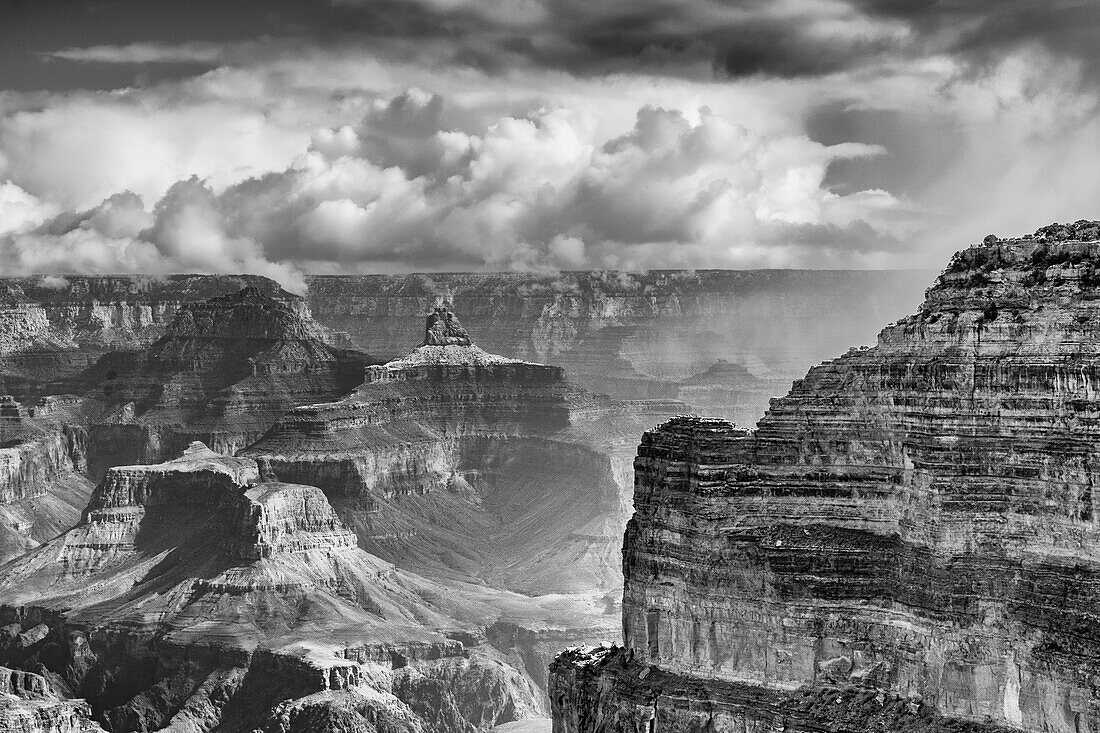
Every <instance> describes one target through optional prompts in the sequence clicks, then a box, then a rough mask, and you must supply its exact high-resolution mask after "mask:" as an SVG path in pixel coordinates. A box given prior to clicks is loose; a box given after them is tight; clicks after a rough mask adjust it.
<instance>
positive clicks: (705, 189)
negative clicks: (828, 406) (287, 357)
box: [0, 90, 896, 288]
mask: <svg viewBox="0 0 1100 733" xmlns="http://www.w3.org/2000/svg"><path fill="white" fill-rule="evenodd" d="M468 122H469V118H468V116H467V115H466V114H465V112H464V111H463V110H461V109H455V108H452V107H450V106H449V105H448V104H447V103H446V101H445V100H444V99H443V98H442V97H440V96H439V95H431V94H425V93H423V92H420V91H417V90H409V91H406V92H404V93H402V94H400V95H397V96H395V97H394V98H392V99H390V100H387V101H383V102H378V103H375V104H373V105H371V107H370V109H369V110H368V111H367V113H366V114H365V115H364V117H363V119H362V120H361V121H360V122H359V123H358V124H357V125H356V126H355V127H354V128H352V127H351V126H343V127H340V128H335V129H330V130H326V131H321V132H318V133H317V134H315V135H314V136H313V137H312V142H311V144H310V146H309V149H308V150H306V151H303V152H302V153H301V154H300V155H299V156H298V157H297V158H296V159H295V160H294V162H293V164H292V165H291V166H289V167H287V168H286V169H284V170H282V171H280V172H274V173H268V174H265V175H262V176H257V177H253V178H249V179H246V180H244V181H241V182H239V183H236V184H233V185H230V186H228V187H226V188H224V189H223V190H220V191H219V190H216V189H215V188H214V187H213V186H211V185H210V183H209V182H207V181H204V180H202V179H199V178H196V177H190V178H185V179H182V180H179V181H177V182H176V183H174V184H172V185H171V186H170V187H169V188H168V190H167V191H166V193H165V194H164V195H163V196H162V197H160V198H159V200H157V202H156V204H155V206H153V208H152V210H151V211H148V210H146V208H145V207H144V205H143V202H142V197H140V196H139V195H137V194H136V193H132V192H123V193H119V194H114V195H112V196H109V197H108V198H106V199H105V200H103V201H102V202H101V203H100V204H98V205H96V206H95V207H92V208H90V209H87V210H83V211H78V212H72V211H71V212H67V213H63V214H59V215H57V216H55V217H54V218H53V219H52V220H50V221H48V222H46V223H44V224H42V225H40V226H38V227H37V228H35V229H34V230H33V231H30V232H28V231H26V229H27V225H21V226H20V228H19V229H14V228H13V229H12V230H11V232H10V233H9V234H8V235H7V236H6V237H5V238H4V239H0V242H4V245H3V248H4V249H5V250H6V254H8V256H9V257H10V258H11V259H12V260H13V261H14V262H15V263H16V265H15V267H16V268H17V269H22V270H27V271H30V270H35V271H49V270H55V269H57V268H58V267H62V266H72V265H73V264H74V263H80V264H81V266H82V267H87V268H90V269H91V270H93V271H105V270H107V269H138V270H142V271H158V272H168V271H175V270H183V271H195V272H238V271H248V272H255V273H259V274H266V275H270V276H272V277H275V278H276V279H279V280H280V281H281V282H284V283H286V284H289V285H290V286H291V287H299V288H300V283H301V277H300V275H299V274H298V273H299V272H300V270H301V269H302V268H305V267H317V266H320V267H321V268H322V269H325V268H331V267H332V266H334V265H336V264H337V263H345V264H348V265H350V266H352V267H362V266H370V267H375V268H381V269H402V268H415V269H429V270H430V269H518V270H554V269H559V268H574V269H576V268H585V267H601V268H602V267H632V268H637V267H660V266H669V265H679V266H689V265H690V266H713V267H721V266H752V265H768V266H775V265H806V264H811V263H814V261H815V260H818V259H821V258H824V259H827V260H829V261H836V262H843V263H848V264H852V263H856V262H858V261H859V259H860V258H862V257H864V256H866V255H868V254H869V253H870V254H873V253H875V252H881V251H884V250H886V249H890V248H893V247H896V240H893V239H891V238H890V236H889V235H888V234H885V233H883V232H881V231H878V230H876V229H875V228H874V226H872V225H871V224H868V223H867V222H865V221H863V219H862V218H861V217H862V216H863V215H864V214H866V215H867V216H871V217H874V216H876V215H877V214H878V213H879V212H880V211H881V210H882V209H883V208H889V207H890V206H891V205H892V203H896V202H895V201H894V200H893V199H892V198H891V197H890V196H889V194H886V193H885V192H878V194H877V195H874V196H870V199H869V200H873V204H874V205H873V206H870V205H866V203H865V202H864V200H863V199H861V198H859V197H857V196H848V197H844V196H837V195H836V194H833V193H830V192H829V191H827V190H825V189H824V188H822V182H823V180H824V177H825V173H826V170H827V168H828V166H829V165H830V164H831V163H832V162H833V161H836V160H841V159H852V158H859V157H864V156H872V155H877V154H880V153H881V150H879V149H878V148H875V147H873V146H866V145H859V144H852V143H850V144H844V145H834V146H826V145H822V144H820V143H816V142H814V141H812V140H810V139H808V138H806V137H801V136H785V135H779V136H772V137H769V136H763V135H760V134H758V133H753V132H750V131H749V130H748V129H746V128H745V127H743V126H741V125H738V124H736V123H733V122H731V121H729V120H727V119H725V118H723V117H721V116H719V115H717V114H715V113H714V112H712V111H711V110H709V109H707V108H703V109H699V110H692V111H691V112H690V113H685V112H684V111H680V110H675V109H664V108H658V107H650V106H646V107H643V108H641V109H639V110H638V111H637V113H636V117H635V120H634V122H633V125H632V126H631V127H630V129H628V130H626V131H623V132H621V134H618V135H616V136H614V137H612V138H611V139H602V138H601V136H600V135H599V133H598V125H597V124H596V120H595V119H594V117H593V116H592V115H590V114H588V113H587V112H586V111H584V110H572V109H567V108H560V107H559V108H553V109H539V110H534V111H532V112H530V113H528V114H526V115H524V116H512V115H504V116H501V117H499V118H497V119H495V120H492V121H491V122H489V123H488V124H486V125H485V126H484V127H483V129H480V130H478V131H477V132H466V131H462V130H460V129H456V127H457V125H459V124H465V123H468ZM864 198H867V196H865V197H864ZM788 235H789V236H788ZM784 237H787V240H789V241H787V240H784ZM780 242H782V246H778V243H780ZM36 247H37V248H38V251H37V252H33V251H32V250H33V249H34V248H36Z"/></svg>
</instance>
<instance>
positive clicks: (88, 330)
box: [0, 275, 350, 402]
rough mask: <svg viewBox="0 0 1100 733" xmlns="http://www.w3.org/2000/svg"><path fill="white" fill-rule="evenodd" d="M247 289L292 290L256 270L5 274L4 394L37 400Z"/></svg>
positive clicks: (0, 304)
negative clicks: (205, 303)
mask: <svg viewBox="0 0 1100 733" xmlns="http://www.w3.org/2000/svg"><path fill="white" fill-rule="evenodd" d="M243 287H255V288H258V289H260V290H261V291H263V292H264V293H266V294H268V295H272V296H275V297H280V296H281V295H285V294H283V293H282V290H281V289H280V288H279V286H278V285H277V284H276V283H275V282H273V281H271V280H268V279H267V278H262V277H255V276H251V275H240V276H237V275H234V276H227V275H170V276H167V277H147V276H137V275H131V276H103V277H87V276H79V275H70V276H67V277H64V278H43V277H37V278H30V277H27V278H0V394H13V395H15V396H16V397H17V398H18V399H20V400H21V401H24V402H34V400H36V399H37V398H38V397H41V396H43V395H44V394H50V393H51V391H52V392H56V391H57V390H59V389H62V390H63V389H64V388H65V386H66V385H65V380H66V379H67V378H70V377H73V376H75V375H76V374H78V373H79V372H80V371H81V370H82V369H84V368H86V367H88V366H89V365H91V364H94V363H95V361H96V360H97V359H99V358H100V357H102V356H103V355H105V354H107V353H108V352H111V351H136V350H140V349H143V348H146V347H148V346H149V345H151V344H152V343H153V342H154V341H156V340H157V339H158V338H160V337H161V336H162V335H164V330H165V328H167V326H168V325H169V324H170V323H171V322H172V318H173V316H174V315H175V313H176V311H177V310H179V308H180V307H181V306H182V305H184V304H186V303H193V302H197V301H200V300H206V299H208V298H211V297H215V296H218V295H228V294H230V293H235V292H237V291H238V290H240V289H241V288H243ZM299 302H301V303H302V305H301V306H299V307H304V302H302V301H300V300H299ZM345 340H346V339H345ZM339 345H343V346H347V345H350V343H343V344H339Z"/></svg>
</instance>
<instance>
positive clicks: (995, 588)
mask: <svg viewBox="0 0 1100 733" xmlns="http://www.w3.org/2000/svg"><path fill="white" fill-rule="evenodd" d="M1098 233H1100V228H1098V226H1097V224H1096V223H1090V222H1078V223H1077V224H1075V225H1069V226H1052V227H1048V228H1045V229H1043V230H1040V231H1039V232H1037V233H1036V234H1035V235H1033V236H1030V237H1025V238H1021V239H1016V240H998V239H996V238H989V239H987V241H986V242H985V243H983V244H981V245H978V246H976V247H971V248H969V249H967V250H964V251H962V252H960V253H958V254H957V255H956V256H955V257H954V258H953V260H952V261H951V263H950V265H949V266H948V267H947V269H946V270H945V271H944V272H943V273H942V274H941V276H940V277H939V279H938V280H937V281H936V283H935V284H934V285H933V287H932V288H931V289H930V290H929V291H928V293H927V296H926V299H925V302H924V304H923V305H922V306H921V308H920V310H919V312H918V313H916V314H915V315H913V316H910V317H908V318H905V319H902V320H901V321H899V322H897V323H896V324H894V325H892V326H890V327H888V328H886V329H885V330H883V331H882V333H881V334H880V335H879V339H878V344H877V345H876V346H875V347H873V348H864V349H853V350H852V351H850V352H849V353H848V354H846V355H845V356H843V357H841V358H838V359H834V360H832V361H829V362H826V363H823V364H822V365H820V366H818V367H815V368H814V369H811V370H810V372H809V373H808V374H807V375H806V377H805V378H804V379H802V380H799V381H797V382H795V383H794V386H793V387H792V389H791V391H790V393H789V394H788V395H787V396H786V397H784V398H782V399H777V400H774V401H773V402H772V404H771V407H770V409H769V411H768V413H767V414H766V415H765V417H764V418H763V419H762V420H761V421H760V423H759V424H758V425H757V427H756V429H755V430H744V429H741V428H737V427H735V426H733V425H731V424H730V423H727V422H725V421H721V420H708V419H700V418H678V419H675V420H672V421H670V422H668V423H665V424H664V425H662V426H660V427H659V428H657V429H655V430H652V431H650V432H648V433H646V435H645V436H644V437H643V439H642V443H641V446H640V447H639V449H638V456H637V459H636V461H635V482H636V484H635V486H636V491H635V508H636V511H635V514H634V517H633V518H632V519H631V521H630V523H629V526H628V529H627V533H626V539H625V546H624V554H623V567H624V574H625V576H626V588H625V592H624V601H623V634H624V643H625V649H622V650H604V651H603V652H600V653H598V654H594V655H593V654H591V653H583V652H571V653H570V654H566V655H563V657H561V658H560V659H559V660H558V662H557V663H556V666H555V671H554V673H553V675H552V679H551V692H552V701H553V704H554V707H555V717H556V720H555V726H556V727H555V730H556V731H560V732H562V733H564V732H567V731H568V732H573V731H576V732H578V733H579V732H580V731H595V730H630V731H634V730H644V729H646V726H648V730H651V731H666V730H704V729H706V730H712V729H716V730H723V729H729V728H731V727H732V728H733V729H739V730H740V729H746V730H773V729H776V727H777V726H785V728H786V730H795V731H818V730H823V729H828V730H843V731H862V730H868V729H875V730H880V729H881V730H914V729H915V730H920V729H927V730H937V729H951V730H965V729H969V730H979V729H980V730H994V729H1000V728H1002V727H1004V728H1016V729H1025V730H1035V731H1057V732H1059V733H1078V732H1080V731H1089V730H1092V731H1095V730H1097V729H1100V636H1098V635H1097V633H1096V629H1097V628H1098V627H1097V624H1096V604H1095V601H1096V598H1097V588H1098V587H1100V585H1098V583H1100V580H1098V579H1100V555H1098V549H1100V530H1098V528H1097V517H1096V513H1095V507H1096V502H1097V498H1098V497H1097V496H1096V495H1095V488H1094V487H1095V486H1096V485H1097V478H1098V476H1097V466H1098V465H1100V454H1098V453H1097V450H1096V446H1097V444H1098V443H1097V438H1098V437H1100V436H1098V430H1100V427H1098V423H1097V420H1096V415H1097V413H1098V411H1100V400H1098V398H1097V393H1096V390H1095V384H1096V372H1097V369H1098V367H1100V361H1098V360H1097V354H1098V353H1100V352H1098V349H1097V343H1098V342H1097V331H1096V328H1095V323H1096V320H1097V316H1098V307H1100V306H1098V303H1100V290H1098V289H1097V288H1098V285H1100V277H1097V274H1096V269H1097V267H1098V266H1100V242H1097V241H1096V240H1097V238H1098ZM597 710H598V711H599V712H598V713H594V712H593V711H597ZM921 726H924V728H922V727H921Z"/></svg>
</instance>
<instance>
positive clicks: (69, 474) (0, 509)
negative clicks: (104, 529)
mask: <svg viewBox="0 0 1100 733" xmlns="http://www.w3.org/2000/svg"><path fill="white" fill-rule="evenodd" d="M72 408H78V405H75V404H66V403H65V402H64V401H59V400H44V401H43V402H42V403H41V404H39V405H37V406H35V407H33V408H30V409H27V408H25V407H23V405H21V404H20V403H19V402H17V401H16V400H15V399H14V398H13V397H11V396H10V395H8V396H4V397H0V563H4V562H6V561H7V560H9V559H11V558H12V557H15V556H16V555H19V554H21V553H23V552H24V551H26V550H29V549H31V548H34V547H37V546H38V545H39V544H40V543H42V542H44V541H46V540H49V539H53V538H54V537H56V536H57V535H58V534H60V533H61V532H64V531H65V530H66V529H68V528H69V527H72V526H73V525H74V524H76V522H77V520H78V519H79V518H80V512H81V510H82V509H83V508H84V505H85V504H86V503H87V501H88V497H89V496H90V495H91V492H92V488H93V484H92V482H91V481H89V480H88V479H87V478H86V477H85V476H84V471H85V469H86V468H87V461H86V459H85V444H86V433H85V431H84V430H83V429H82V428H81V427H79V426H75V425H70V424H68V421H69V419H70V418H71V417H72V414H73V413H72Z"/></svg>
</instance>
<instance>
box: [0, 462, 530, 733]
mask: <svg viewBox="0 0 1100 733" xmlns="http://www.w3.org/2000/svg"><path fill="white" fill-rule="evenodd" d="M0 604H3V605H0V664H4V665H7V667H9V668H10V669H11V670H16V671H15V672H13V675H16V677H13V678H12V679H16V678H18V681H20V684H21V685H22V686H23V687H27V685H26V684H24V682H25V680H26V679H29V678H24V677H19V675H23V674H24V671H27V670H35V673H36V674H37V675H40V676H41V678H42V680H43V682H42V684H41V685H39V687H42V689H43V690H47V691H48V692H49V695H50V696H52V697H48V699H47V697H46V696H45V695H46V693H45V692H43V693H42V695H40V696H39V697H40V698H41V699H39V698H34V699H32V697H33V696H30V695H22V696H21V697H20V698H19V699H18V700H10V701H8V700H6V698H5V694H6V693H5V690H4V689H3V688H2V683H0V720H3V719H4V718H3V716H5V715H6V716H8V717H9V718H10V719H11V720H20V721H22V720H24V719H27V720H31V719H32V718H33V719H34V720H38V718H41V717H42V716H43V715H48V716H53V718H51V720H52V719H56V721H59V722H57V724H56V725H55V726H54V728H50V727H43V728H41V730H43V731H45V730H82V728H79V727H74V726H76V725H77V724H78V723H79V724H84V723H85V722H88V720H89V716H91V717H94V718H95V720H96V721H98V723H99V724H100V725H102V726H103V727H104V728H106V729H107V730H109V731H112V732H121V731H155V730H164V729H168V730H187V731H210V730H215V729H216V730H219V731H236V730H245V731H252V730H265V731H280V730H311V731H317V733H336V732H337V731H346V730H349V729H351V730H356V729H363V728H356V727H354V726H353V727H352V728H348V727H346V726H345V724H348V725H350V724H352V723H355V722H356V721H357V720H362V721H366V722H368V723H370V724H372V725H373V724H374V723H377V722H378V721H379V720H385V721H389V722H388V723H387V725H388V727H385V728H384V730H387V731H393V732H394V733H405V732H412V731H418V732H422V733H433V732H438V733H443V731H447V732H450V731H459V732H462V733H473V732H474V731H478V730H485V729H487V728H490V727H493V726H495V725H497V724H500V723H505V722H509V721H513V720H516V719H520V718H524V717H531V716H536V715H539V714H543V713H544V712H545V708H544V704H543V702H542V695H541V694H540V692H539V691H538V690H537V688H536V687H535V685H534V683H533V682H532V681H531V680H530V679H529V677H527V676H526V675H524V674H523V673H522V672H521V671H520V670H517V669H516V668H515V667H513V666H511V665H510V664H508V663H507V662H506V661H505V660H504V659H503V658H502V657H501V656H500V653H499V652H497V651H496V650H495V649H494V648H493V647H492V646H490V645H488V644H482V643H481V641H482V640H483V639H482V638H481V637H480V628H481V627H482V625H483V624H485V623H486V622H491V619H492V618H494V614H498V613H499V611H498V610H497V609H498V608H499V607H500V606H507V605H509V604H511V605H514V606H517V607H523V606H524V605H525V604H527V602H526V600H525V599H523V598H522V597H519V596H515V597H512V596H509V597H505V595H504V594H501V596H500V597H499V598H497V599H496V603H493V604H490V603H487V602H486V601H485V599H484V597H482V596H480V595H478V594H476V593H468V592H464V591H463V590H462V589H454V588H448V587H446V586H443V585H439V584H438V583H434V582H432V581H429V580H427V579H424V578H421V577H418V576H416V575H414V574H411V573H407V572H405V571H403V570H400V569H398V568H396V567H394V566H393V565H392V564H390V563H387V562H384V561H382V560H380V559H379V558H377V557H374V556H372V555H369V554H367V553H366V552H364V551H363V550H361V549H359V548H358V547H357V546H356V541H355V536H354V535H353V534H352V532H350V531H349V530H348V529H347V528H346V527H345V526H344V525H343V524H342V523H341V521H340V520H339V519H338V517H337V516H336V514H335V512H334V511H333V509H332V507H331V506H330V505H329V503H328V501H327V500H326V499H325V495H324V493H323V492H322V491H321V490H320V489H318V488H316V487H313V486H304V485H295V484H286V483H273V482H263V481H261V480H260V474H259V468H258V466H257V464H256V463H255V461H253V460H250V459H246V458H233V457H229V456H224V455H220V454H217V453H216V452H214V451H211V450H210V449H208V448H207V447H205V446H203V445H201V444H197V443H196V444H194V445H192V446H191V447H190V448H188V450H186V451H185V452H184V454H183V455H181V456H180V457H179V458H177V459H174V460H172V461H169V462H167V463H163V464H157V465H150V466H125V467H116V468H112V469H110V470H109V471H108V473H107V476H106V477H105V478H104V480H103V481H102V482H101V483H100V484H99V485H98V486H97V487H96V490H95V492H94V494H93V496H92V499H91V501H90V502H89V504H88V507H87V509H86V511H85V513H84V518H83V521H81V523H80V524H79V525H78V526H77V527H75V528H74V529H72V530H70V531H69V532H67V533H65V534H64V535H62V536H61V537H59V538H57V539H56V540H54V541H52V542H49V543H46V544H45V545H43V546H42V547H40V548H38V549H36V550H34V551H32V552H29V553H27V554H25V555H23V556H22V557H20V558H18V559H17V560H15V561H13V562H11V563H9V564H8V565H6V566H4V567H3V569H2V570H0ZM527 610H528V612H534V613H535V614H537V611H538V609H537V608H534V607H533V606H531V605H530V604H527ZM536 617H537V616H536ZM459 639H462V641H460V640H459ZM20 670H23V671H20ZM32 681H33V680H32ZM36 689H37V688H36ZM8 697H13V695H8ZM85 701H86V702H85ZM46 702H49V703H50V704H49V705H47V704H46ZM28 716H30V717H28ZM34 716H38V718H35V717H34ZM65 716H68V717H65ZM88 725H89V726H90V725H91V723H90V722H88ZM65 726H68V727H65ZM16 730H19V728H16ZM27 730H28V731H30V732H31V733H38V731H39V729H38V728H33V727H32V728H27ZM88 730H93V729H92V728H91V727H89V728H88Z"/></svg>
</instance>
